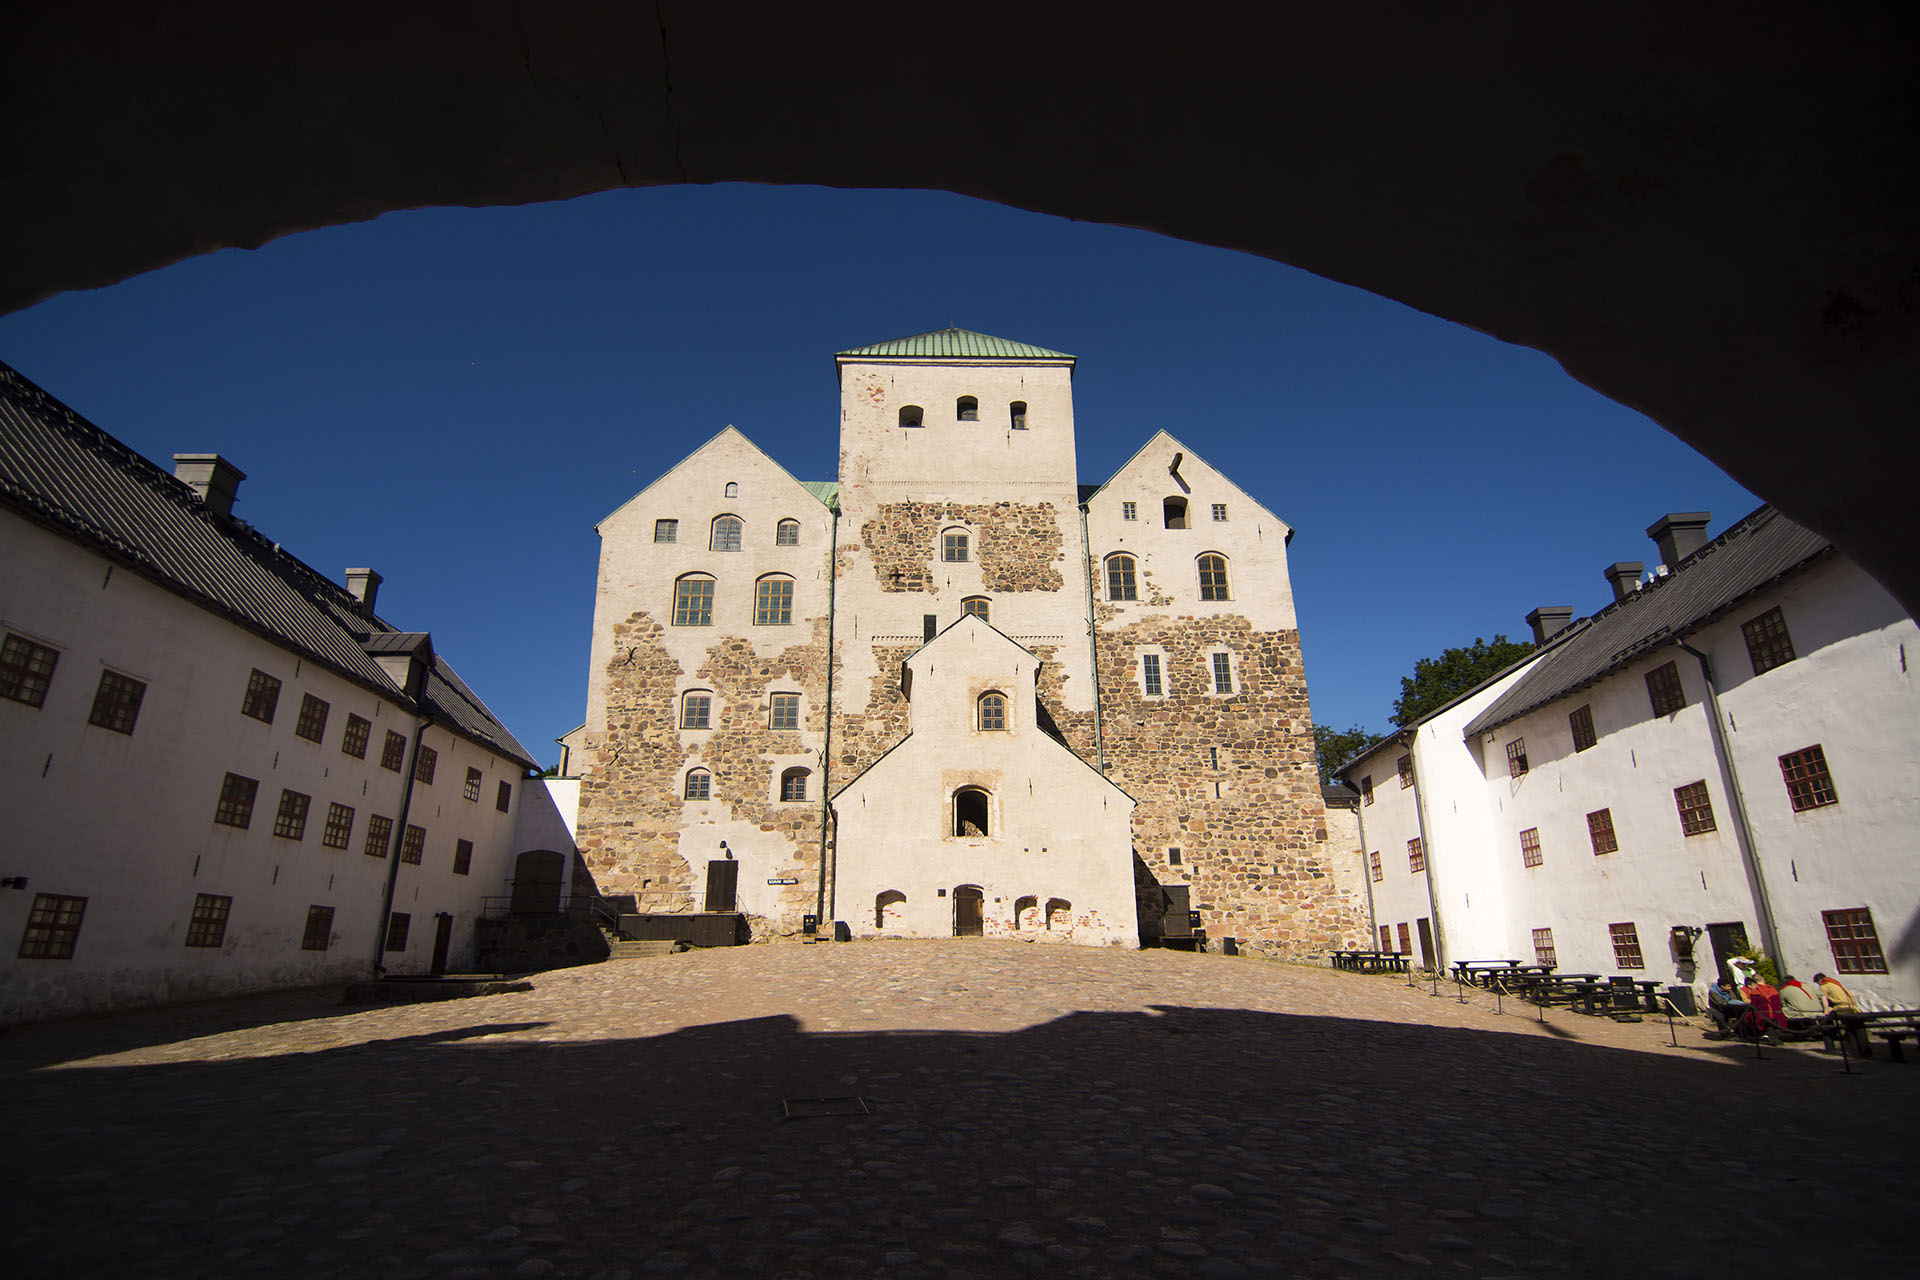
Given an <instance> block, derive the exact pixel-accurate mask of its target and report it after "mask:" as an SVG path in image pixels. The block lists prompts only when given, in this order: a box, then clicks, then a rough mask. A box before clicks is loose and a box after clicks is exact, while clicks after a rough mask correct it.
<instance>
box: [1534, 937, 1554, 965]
mask: <svg viewBox="0 0 1920 1280" xmlns="http://www.w3.org/2000/svg"><path fill="white" fill-rule="evenodd" d="M1533 962H1534V963H1535V964H1544V965H1547V966H1548V967H1550V968H1557V967H1558V966H1559V964H1560V957H1559V955H1558V954H1557V953H1556V952H1555V951H1554V949H1553V930H1551V929H1535V930H1534V931H1533Z"/></svg>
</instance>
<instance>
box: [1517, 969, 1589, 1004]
mask: <svg viewBox="0 0 1920 1280" xmlns="http://www.w3.org/2000/svg"><path fill="white" fill-rule="evenodd" d="M1599 977H1600V975H1599V974H1597V973H1553V972H1547V973H1529V974H1525V975H1523V976H1522V977H1521V978H1520V980H1519V982H1520V994H1521V995H1522V996H1524V997H1525V998H1526V999H1528V1000H1531V1001H1533V1002H1534V1003H1535V1004H1541V1005H1547V1004H1564V1005H1569V1006H1570V1005H1572V1004H1573V1003H1574V1002H1575V1001H1576V1000H1579V999H1580V998H1581V995H1580V987H1581V985H1582V984H1583V983H1590V982H1594V981H1596V980H1597V979H1598V978H1599Z"/></svg>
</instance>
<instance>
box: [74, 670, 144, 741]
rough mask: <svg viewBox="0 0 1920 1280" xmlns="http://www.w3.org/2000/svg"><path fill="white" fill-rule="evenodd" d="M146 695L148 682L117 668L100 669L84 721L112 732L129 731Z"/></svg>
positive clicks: (138, 714)
mask: <svg viewBox="0 0 1920 1280" xmlns="http://www.w3.org/2000/svg"><path fill="white" fill-rule="evenodd" d="M146 696H147V686H146V685H144V684H142V683H141V682H140V681H138V680H135V679H133V678H132V677H130V676H123V675H121V674H120V673H119V672H118V671H102V672H101V673H100V687H99V689H97V690H95V691H94V695H93V710H92V711H91V712H90V713H89V714H88V715H87V723H88V724H96V725H99V726H100V727H101V728H102V729H111V730H113V731H114V732H115V733H132V732H133V724H134V721H136V720H138V719H139V718H140V703H141V700H142V699H144V698H145V697H146Z"/></svg>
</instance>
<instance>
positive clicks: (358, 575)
mask: <svg viewBox="0 0 1920 1280" xmlns="http://www.w3.org/2000/svg"><path fill="white" fill-rule="evenodd" d="M382 581H383V579H382V578H381V577H380V575H379V574H377V573H375V572H374V571H373V570H371V569H349V570H347V593H348V594H349V595H351V596H352V597H353V599H354V608H355V610H356V611H357V612H358V613H359V615H360V616H361V617H363V618H371V617H372V616H373V600H374V597H375V596H377V595H379V594H380V583H381V582H382Z"/></svg>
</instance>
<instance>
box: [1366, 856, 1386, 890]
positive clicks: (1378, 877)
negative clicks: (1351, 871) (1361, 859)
mask: <svg viewBox="0 0 1920 1280" xmlns="http://www.w3.org/2000/svg"><path fill="white" fill-rule="evenodd" d="M1367 870H1369V871H1371V872H1372V873H1373V879H1374V882H1375V883H1376V884H1377V883H1379V882H1380V881H1382V880H1384V879H1386V878H1387V873H1386V872H1385V871H1384V870H1383V869H1382V868H1381V866H1380V851H1379V850H1378V849H1375V850H1374V851H1373V852H1372V853H1370V854H1368V855H1367Z"/></svg>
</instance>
